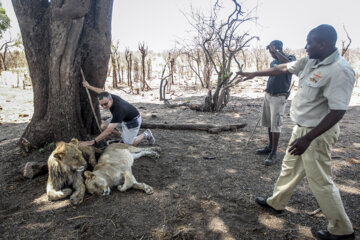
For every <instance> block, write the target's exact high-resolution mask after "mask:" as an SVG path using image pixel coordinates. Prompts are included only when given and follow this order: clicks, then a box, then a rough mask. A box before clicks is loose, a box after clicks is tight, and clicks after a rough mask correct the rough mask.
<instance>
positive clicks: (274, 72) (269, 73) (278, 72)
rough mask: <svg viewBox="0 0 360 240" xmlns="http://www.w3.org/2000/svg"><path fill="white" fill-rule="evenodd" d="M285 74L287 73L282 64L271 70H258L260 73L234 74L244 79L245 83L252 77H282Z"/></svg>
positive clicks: (285, 67) (284, 65)
mask: <svg viewBox="0 0 360 240" xmlns="http://www.w3.org/2000/svg"><path fill="white" fill-rule="evenodd" d="M287 72H288V71H287V66H286V64H285V63H284V64H279V65H276V66H275V67H273V68H268V69H264V70H260V71H257V72H237V73H236V74H237V75H240V76H243V77H245V78H244V79H243V81H246V80H249V79H252V78H254V77H264V76H279V75H284V74H286V73H287Z"/></svg>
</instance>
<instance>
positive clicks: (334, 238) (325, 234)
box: [316, 230, 355, 240]
mask: <svg viewBox="0 0 360 240" xmlns="http://www.w3.org/2000/svg"><path fill="white" fill-rule="evenodd" d="M316 237H317V238H319V239H324V240H340V239H354V238H355V232H353V233H351V234H347V235H334V234H331V233H329V231H328V230H320V231H317V232H316Z"/></svg>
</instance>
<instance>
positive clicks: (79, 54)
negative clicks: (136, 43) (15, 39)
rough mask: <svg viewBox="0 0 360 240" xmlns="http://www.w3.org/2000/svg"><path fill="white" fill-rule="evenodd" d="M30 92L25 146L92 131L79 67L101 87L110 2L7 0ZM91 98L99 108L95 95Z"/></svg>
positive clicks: (92, 120)
mask: <svg viewBox="0 0 360 240" xmlns="http://www.w3.org/2000/svg"><path fill="white" fill-rule="evenodd" d="M12 4H13V6H14V10H15V13H16V16H17V19H18V22H19V26H20V30H21V34H22V39H23V44H24V48H25V54H26V59H27V62H28V65H29V71H30V77H31V81H32V85H33V91H34V114H33V117H32V119H31V122H30V123H29V124H28V126H27V127H26V129H25V131H24V133H23V135H22V137H21V139H20V143H23V147H25V149H26V150H29V148H32V147H33V148H36V147H40V146H42V145H44V144H45V143H49V142H53V141H59V140H64V141H68V140H70V139H71V138H72V137H76V138H79V139H84V138H85V137H86V136H87V135H88V134H89V133H90V134H93V133H97V132H98V129H97V126H96V121H95V118H94V116H93V113H92V111H91V108H90V104H89V99H88V97H87V94H86V91H85V89H84V87H83V86H82V84H81V81H82V79H81V74H80V68H82V69H83V71H84V73H85V76H86V80H87V81H88V82H89V83H90V84H91V85H93V86H96V87H103V86H104V83H105V80H106V73H107V69H108V62H109V57H110V41H111V13H112V6H113V1H112V0H102V1H95V0H92V1H91V0H72V1H70V0H52V1H48V0H12ZM91 101H92V102H93V103H94V104H95V105H96V106H97V107H96V111H97V114H98V116H99V108H98V105H97V100H96V98H95V95H92V99H91Z"/></svg>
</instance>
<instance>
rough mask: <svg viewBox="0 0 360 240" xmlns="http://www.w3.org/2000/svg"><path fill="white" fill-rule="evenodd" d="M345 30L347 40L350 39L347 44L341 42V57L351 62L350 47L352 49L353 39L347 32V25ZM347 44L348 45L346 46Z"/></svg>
mask: <svg viewBox="0 0 360 240" xmlns="http://www.w3.org/2000/svg"><path fill="white" fill-rule="evenodd" d="M343 28H344V31H345V33H346V37H347V39H348V43H347V44H346V41H345V40H343V41H341V43H342V49H341V56H343V57H345V58H346V60H349V54H348V49H349V47H350V45H351V38H350V36H349V33H348V32H347V31H346V28H345V25H344V26H343ZM345 44H346V45H345Z"/></svg>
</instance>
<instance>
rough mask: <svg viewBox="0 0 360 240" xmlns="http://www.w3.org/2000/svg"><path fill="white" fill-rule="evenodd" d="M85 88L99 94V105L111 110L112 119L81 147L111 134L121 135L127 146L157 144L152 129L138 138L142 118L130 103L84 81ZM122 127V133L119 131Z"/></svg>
mask: <svg viewBox="0 0 360 240" xmlns="http://www.w3.org/2000/svg"><path fill="white" fill-rule="evenodd" d="M83 86H84V87H86V88H88V89H90V90H92V91H94V92H96V93H98V100H99V104H100V105H101V106H102V107H103V108H104V109H105V110H110V112H111V114H112V117H111V118H109V119H108V120H107V121H105V122H103V123H102V124H101V130H102V132H101V134H100V135H99V136H97V137H96V138H94V139H93V140H91V141H85V142H81V143H80V145H93V144H95V143H96V142H99V141H101V140H103V139H104V138H106V137H107V136H108V135H110V134H111V133H114V134H116V135H118V136H120V135H121V137H122V140H123V142H124V143H125V144H129V145H133V146H136V145H138V144H139V143H140V142H141V141H142V140H144V139H146V140H147V141H148V142H149V144H154V143H155V138H154V136H153V135H152V133H151V131H150V129H146V130H145V131H144V132H143V133H142V134H140V135H139V136H137V134H138V133H139V130H140V126H141V116H140V113H139V111H138V110H137V109H136V108H135V107H134V106H133V105H131V104H130V103H128V102H127V101H125V100H124V99H122V98H120V97H119V96H116V95H113V94H110V93H108V92H105V91H104V90H103V89H101V88H96V87H93V86H91V85H90V84H89V83H88V82H87V81H83ZM120 126H121V133H120V132H119V131H118V130H117V128H118V127H120Z"/></svg>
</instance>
